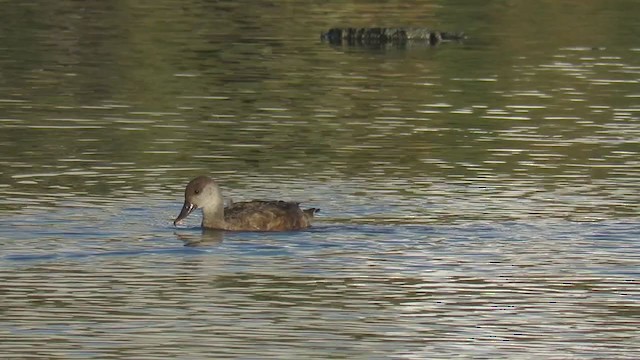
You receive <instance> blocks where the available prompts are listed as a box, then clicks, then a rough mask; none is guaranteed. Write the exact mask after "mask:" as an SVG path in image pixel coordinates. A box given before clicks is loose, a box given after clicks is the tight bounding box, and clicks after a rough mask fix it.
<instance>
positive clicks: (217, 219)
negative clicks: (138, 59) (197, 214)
mask: <svg viewBox="0 0 640 360" xmlns="http://www.w3.org/2000/svg"><path fill="white" fill-rule="evenodd" d="M196 209H202V227H203V228H205V229H214V230H225V231H293V230H303V229H307V228H309V227H310V226H311V221H312V220H313V217H314V214H315V213H317V212H318V211H320V209H317V208H309V209H305V210H303V209H301V208H300V203H297V202H289V201H281V200H275V201H274V200H253V201H245V202H236V203H231V202H230V203H229V204H228V206H227V207H224V199H223V197H222V192H221V191H220V187H219V186H218V184H217V183H216V181H215V180H214V179H212V178H211V177H209V176H206V175H201V176H198V177H196V178H194V179H193V180H191V181H189V183H188V184H187V187H186V188H185V191H184V205H183V206H182V210H180V214H179V215H178V217H177V218H176V219H175V220H174V221H173V225H174V226H177V225H178V224H179V223H180V222H181V221H182V220H183V219H185V218H186V217H187V216H189V214H191V213H192V212H193V211H194V210H196Z"/></svg>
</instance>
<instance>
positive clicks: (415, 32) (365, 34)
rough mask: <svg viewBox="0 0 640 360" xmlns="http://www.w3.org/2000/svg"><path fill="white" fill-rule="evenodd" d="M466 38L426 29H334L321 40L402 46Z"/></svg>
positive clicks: (336, 43) (337, 43)
mask: <svg viewBox="0 0 640 360" xmlns="http://www.w3.org/2000/svg"><path fill="white" fill-rule="evenodd" d="M465 38H466V36H465V35H464V33H462V32H459V33H455V32H444V31H437V30H429V29H426V28H383V27H373V28H332V29H329V31H327V32H325V33H322V34H321V35H320V39H321V40H322V41H327V42H329V43H330V44H335V45H341V44H342V43H343V42H344V43H347V44H348V45H381V44H389V43H391V44H397V45H402V44H406V43H408V42H410V41H415V42H423V43H426V44H429V45H436V44H439V43H441V42H445V41H461V40H464V39H465Z"/></svg>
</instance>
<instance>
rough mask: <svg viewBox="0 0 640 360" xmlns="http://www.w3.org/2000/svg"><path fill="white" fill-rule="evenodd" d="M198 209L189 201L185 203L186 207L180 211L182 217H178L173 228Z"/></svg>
mask: <svg viewBox="0 0 640 360" xmlns="http://www.w3.org/2000/svg"><path fill="white" fill-rule="evenodd" d="M197 208H198V207H197V206H196V205H194V204H192V203H190V202H188V201H185V202H184V205H183V206H182V210H180V215H178V217H177V218H176V219H175V220H174V221H173V226H176V225H178V223H179V222H180V221H182V220H183V219H184V218H186V217H187V216H189V214H191V213H192V212H193V210H195V209H197Z"/></svg>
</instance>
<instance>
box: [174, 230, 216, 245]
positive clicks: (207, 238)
mask: <svg viewBox="0 0 640 360" xmlns="http://www.w3.org/2000/svg"><path fill="white" fill-rule="evenodd" d="M174 234H175V235H176V237H177V238H178V240H180V241H182V242H183V243H184V246H216V245H220V244H222V240H223V239H224V231H220V230H211V229H202V231H200V232H193V233H186V232H181V233H178V232H176V233H174Z"/></svg>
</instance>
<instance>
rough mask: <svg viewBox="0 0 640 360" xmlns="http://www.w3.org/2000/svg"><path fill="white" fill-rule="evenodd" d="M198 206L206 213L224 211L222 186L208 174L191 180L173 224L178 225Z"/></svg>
mask: <svg viewBox="0 0 640 360" xmlns="http://www.w3.org/2000/svg"><path fill="white" fill-rule="evenodd" d="M198 208H201V209H202V211H203V212H205V213H218V212H220V213H221V212H222V211H223V210H222V209H223V200H222V195H221V194H220V188H219V187H218V184H216V182H215V181H214V180H213V179H212V178H210V177H208V176H198V177H197V178H195V179H193V180H191V181H189V184H187V188H186V189H185V190H184V205H183V206H182V210H181V211H180V214H179V215H178V217H177V218H176V219H175V220H174V221H173V225H177V224H178V223H179V222H180V221H181V220H183V219H185V218H186V217H187V216H189V214H191V213H192V212H193V211H194V210H196V209H198ZM221 215H222V214H221Z"/></svg>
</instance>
